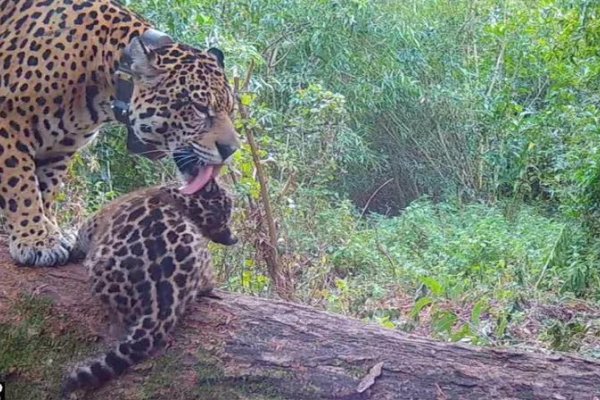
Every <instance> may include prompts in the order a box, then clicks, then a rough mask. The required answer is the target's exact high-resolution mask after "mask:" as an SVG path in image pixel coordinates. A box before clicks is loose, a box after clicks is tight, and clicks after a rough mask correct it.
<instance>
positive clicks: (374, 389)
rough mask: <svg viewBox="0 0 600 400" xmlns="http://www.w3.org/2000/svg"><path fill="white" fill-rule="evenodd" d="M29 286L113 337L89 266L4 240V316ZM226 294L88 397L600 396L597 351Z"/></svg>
mask: <svg viewBox="0 0 600 400" xmlns="http://www.w3.org/2000/svg"><path fill="white" fill-rule="evenodd" d="M23 293H26V294H31V295H35V296H38V297H49V298H50V299H52V304H53V306H52V309H53V316H52V317H49V318H54V317H57V318H58V317H59V316H60V318H67V320H68V321H69V327H71V328H73V329H75V328H77V329H78V330H80V331H84V332H89V334H90V335H97V336H98V337H100V338H102V341H101V345H100V346H99V347H100V348H104V347H105V346H106V342H109V341H111V340H112V339H114V338H113V337H111V336H110V334H109V332H108V330H107V326H106V324H105V322H104V321H105V317H104V310H103V309H102V308H101V307H100V306H99V304H98V303H97V302H96V300H94V299H92V298H91V297H90V296H89V295H88V293H89V290H88V286H87V279H86V273H85V271H84V270H83V268H82V267H81V266H79V265H68V266H65V267H61V268H56V269H29V268H26V269H22V268H16V267H14V266H13V265H12V263H11V262H10V260H9V258H8V255H7V254H6V251H5V250H0V323H2V322H3V321H2V315H9V314H10V312H9V311H10V307H11V305H12V304H14V303H15V302H17V301H18V298H19V296H20V295H22V294H23ZM217 293H218V295H219V296H220V297H221V298H222V299H221V300H216V299H201V300H199V301H198V302H197V304H194V305H193V307H192V309H191V310H190V312H189V314H188V315H187V316H186V318H185V321H184V322H183V323H182V324H181V326H180V327H179V329H178V330H177V334H176V337H175V338H174V339H173V341H172V345H171V346H170V347H169V348H167V349H166V350H165V351H164V352H163V353H164V356H159V357H158V358H154V359H153V360H150V361H148V362H146V363H144V364H141V365H140V366H139V368H135V369H134V370H133V371H132V372H131V373H129V374H127V375H125V376H124V377H121V378H120V379H118V380H117V381H115V383H114V384H111V385H110V386H109V387H106V388H103V389H102V390H101V391H99V392H98V393H96V394H95V395H93V396H92V397H90V398H94V399H101V398H102V399H106V398H113V399H140V398H152V399H169V400H172V399H197V398H202V399H228V400H234V399H294V400H295V399H298V400H300V399H302V400H305V399H306V400H317V399H347V400H351V399H356V400H359V399H375V400H387V399H419V400H427V399H436V400H443V399H474V400H475V399H477V400H480V399H540V400H541V399H569V400H598V399H600V363H599V362H597V361H592V360H586V359H582V358H578V357H574V356H570V355H566V354H553V355H542V354H534V353H524V352H517V351H511V350H502V349H493V348H476V347H470V346H465V345H458V344H447V343H439V342H435V341H432V340H427V339H423V338H418V337H414V336H410V335H406V334H403V333H400V332H396V331H392V330H388V329H385V328H381V327H379V326H374V325H369V324H364V323H362V322H360V321H357V320H354V319H350V318H345V317H342V316H337V315H332V314H329V313H325V312H322V311H318V310H315V309H312V308H310V307H306V306H303V305H298V304H292V303H288V302H283V301H278V300H272V299H262V298H257V297H250V296H245V295H239V294H232V293H226V292H217ZM63 328H64V326H63ZM0 353H1V351H0ZM0 357H1V354H0ZM161 357H170V358H169V360H170V361H169V363H168V364H169V366H170V368H171V369H170V370H169V369H164V368H163V369H161V368H159V366H160V364H159V363H160V359H161ZM0 365H2V364H1V363H0ZM157 365H159V366H157ZM1 372H2V371H0V373H1ZM157 374H159V375H160V374H163V375H166V376H162V378H161V380H158V382H161V383H160V384H158V387H157V386H156V384H155V385H154V386H153V388H154V389H153V392H152V393H153V394H152V396H151V397H140V396H138V395H139V393H142V392H143V393H146V392H147V391H146V390H147V388H144V387H143V385H144V384H147V382H146V381H147V380H148V379H149V378H148V376H149V375H154V378H156V375H157ZM0 380H1V375H0ZM155 383H156V381H155ZM9 384H10V379H9ZM9 388H10V385H9ZM209 388H210V390H209ZM9 395H10V392H9ZM47 398H52V396H50V397H47ZM8 400H14V399H12V398H10V397H9V398H8ZM17 400H18V399H17Z"/></svg>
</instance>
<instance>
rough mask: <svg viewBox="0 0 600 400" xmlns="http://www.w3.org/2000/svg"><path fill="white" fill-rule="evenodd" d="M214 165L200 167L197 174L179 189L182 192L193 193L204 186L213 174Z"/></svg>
mask: <svg viewBox="0 0 600 400" xmlns="http://www.w3.org/2000/svg"><path fill="white" fill-rule="evenodd" d="M213 169H214V165H206V166H204V167H201V168H200V171H198V175H196V176H195V177H194V178H193V179H192V180H191V181H189V182H188V183H187V184H186V185H184V186H183V187H182V188H180V189H179V191H180V192H181V193H183V194H194V193H196V192H198V191H200V190H202V188H203V187H204V185H206V184H207V183H208V181H209V180H210V178H212V176H213Z"/></svg>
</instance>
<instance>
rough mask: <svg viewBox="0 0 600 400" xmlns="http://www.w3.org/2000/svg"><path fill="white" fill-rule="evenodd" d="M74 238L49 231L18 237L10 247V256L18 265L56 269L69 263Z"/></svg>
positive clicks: (52, 230) (56, 231)
mask: <svg viewBox="0 0 600 400" xmlns="http://www.w3.org/2000/svg"><path fill="white" fill-rule="evenodd" d="M72 248H73V237H72V236H71V235H62V234H61V233H60V232H58V230H54V229H49V230H46V231H42V232H41V234H40V235H35V236H34V235H30V236H27V237H22V236H21V237H19V236H17V237H16V238H14V239H13V240H11V242H10V245H9V250H10V255H11V256H12V258H13V259H14V260H15V262H16V263H17V264H18V265H23V266H35V267H55V266H58V265H64V264H66V263H67V262H68V261H69V254H70V252H71V249H72Z"/></svg>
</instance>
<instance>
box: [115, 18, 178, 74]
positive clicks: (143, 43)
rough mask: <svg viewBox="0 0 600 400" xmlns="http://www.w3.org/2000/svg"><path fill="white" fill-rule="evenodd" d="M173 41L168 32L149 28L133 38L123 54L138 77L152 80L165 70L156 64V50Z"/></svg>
mask: <svg viewBox="0 0 600 400" xmlns="http://www.w3.org/2000/svg"><path fill="white" fill-rule="evenodd" d="M171 43H173V39H171V37H170V36H168V35H167V34H165V33H162V32H159V31H157V30H154V29H149V30H147V31H146V32H144V33H143V34H142V36H138V37H136V38H133V39H132V40H131V42H130V43H129V45H128V46H127V47H126V48H125V50H124V51H123V55H124V58H125V59H126V60H127V61H128V62H129V63H130V68H131V71H132V72H133V74H134V75H135V76H136V77H137V78H141V79H143V80H151V79H152V78H155V77H156V76H158V75H160V74H161V73H162V72H163V71H161V70H160V69H159V68H157V67H156V66H155V65H154V61H155V59H156V54H155V50H156V49H158V48H160V47H163V46H166V45H168V44H171Z"/></svg>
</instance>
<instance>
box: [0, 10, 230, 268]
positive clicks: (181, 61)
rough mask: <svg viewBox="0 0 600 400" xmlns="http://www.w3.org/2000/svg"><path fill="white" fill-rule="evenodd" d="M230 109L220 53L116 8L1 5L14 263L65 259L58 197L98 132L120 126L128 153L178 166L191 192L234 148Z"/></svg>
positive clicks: (2, 127) (0, 176) (2, 205)
mask: <svg viewBox="0 0 600 400" xmlns="http://www.w3.org/2000/svg"><path fill="white" fill-rule="evenodd" d="M124 71H125V72H126V73H125V74H122V72H124ZM122 82H127V83H128V86H127V85H124V84H123V85H122V84H120V83H122ZM119 88H124V89H123V90H119ZM125 89H131V91H129V90H125ZM121 97H122V98H121ZM233 98H234V97H233V93H232V90H231V87H230V85H229V84H228V82H227V79H226V77H225V74H224V62H223V54H222V52H220V51H219V50H218V49H209V50H207V51H201V50H198V49H194V48H192V47H190V46H186V45H184V44H181V43H177V42H175V41H173V40H171V39H170V38H169V37H168V36H166V35H164V34H161V33H160V32H157V31H156V30H153V29H152V28H151V26H150V25H149V24H148V23H147V22H146V21H144V20H143V19H141V18H140V17H139V16H137V15H135V14H134V13H132V12H131V11H129V10H127V9H126V8H124V7H123V6H122V5H121V4H119V3H118V2H117V1H115V0H0V210H1V211H2V213H3V214H4V216H5V217H6V220H7V228H8V231H9V233H10V243H9V248H10V254H11V256H12V257H13V259H14V260H15V261H17V262H18V263H19V264H24V265H36V266H55V265H60V264H64V263H65V262H66V261H67V260H68V258H69V252H70V250H71V248H72V246H73V240H72V238H71V237H69V236H67V235H64V234H62V233H61V232H60V230H59V228H58V225H57V223H56V221H55V219H54V217H53V216H52V212H51V210H52V208H53V201H54V197H55V194H56V193H57V191H58V188H59V187H60V184H61V183H62V181H63V179H64V177H65V174H66V172H67V166H68V164H69V162H70V160H71V159H72V157H73V155H74V154H75V153H76V152H77V151H78V150H79V149H80V148H82V147H83V146H85V145H86V144H88V143H89V142H90V141H91V140H92V139H93V138H94V136H95V135H96V133H97V132H98V129H99V128H100V127H101V126H102V125H103V124H105V123H108V122H117V120H118V121H119V122H122V123H124V124H125V125H127V126H128V127H129V135H128V146H129V150H130V151H131V152H134V153H139V154H143V155H145V156H147V157H150V158H153V159H154V158H160V157H162V156H166V155H169V156H170V155H173V154H179V156H180V157H184V158H185V159H186V160H187V163H186V164H185V170H182V171H181V172H182V173H183V175H184V177H187V179H186V182H187V183H190V182H192V181H193V179H192V178H194V177H196V178H197V177H199V176H200V175H202V174H204V175H203V176H204V177H206V176H207V170H206V168H209V167H211V166H213V167H214V168H215V169H217V167H218V166H220V165H221V164H223V163H225V162H226V161H227V160H228V159H229V158H230V156H231V154H232V153H233V152H234V151H236V149H237V148H238V147H239V142H238V137H237V133H236V132H235V129H234V127H233V124H232V122H231V119H230V114H231V112H232V111H233V104H234V101H233ZM121 100H123V101H121ZM117 105H118V106H119V107H115V110H122V111H123V112H122V113H121V112H118V113H115V112H113V109H112V108H111V107H112V106H117ZM200 186H201V185H196V186H195V188H196V189H198V188H199V187H200Z"/></svg>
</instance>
